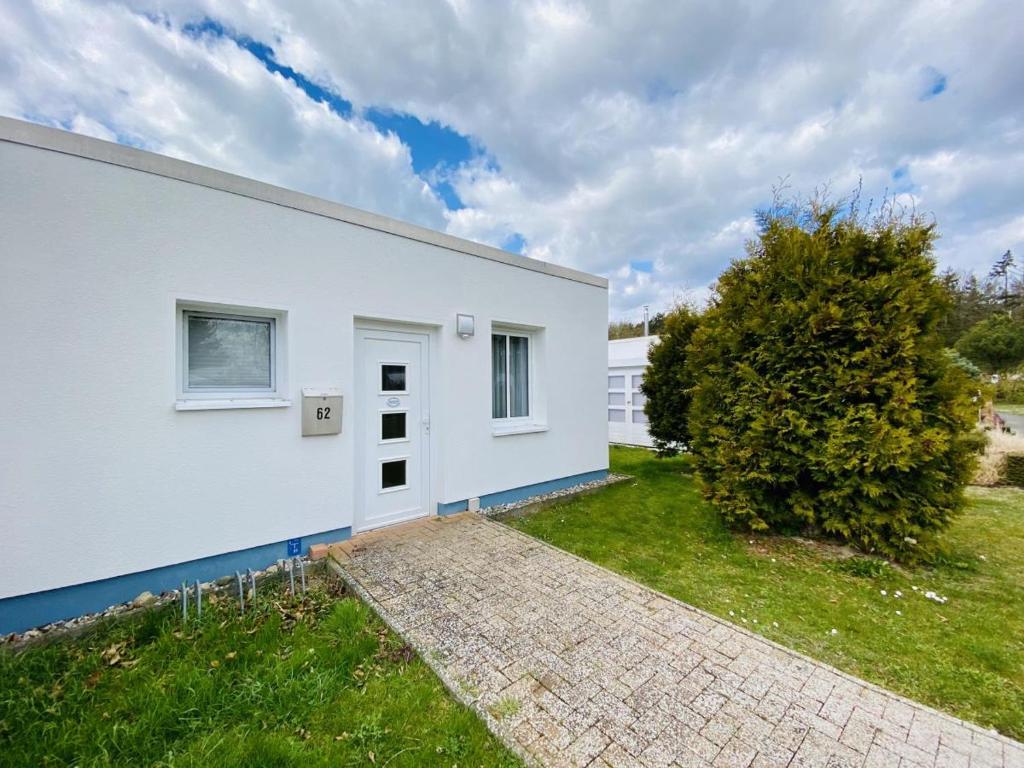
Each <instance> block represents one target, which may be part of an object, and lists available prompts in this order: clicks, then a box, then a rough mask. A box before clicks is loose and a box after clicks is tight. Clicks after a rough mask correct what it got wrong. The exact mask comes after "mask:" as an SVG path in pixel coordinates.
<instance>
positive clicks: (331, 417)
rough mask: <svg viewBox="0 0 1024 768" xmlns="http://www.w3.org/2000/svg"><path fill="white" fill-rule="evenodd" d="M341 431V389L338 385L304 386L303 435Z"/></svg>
mask: <svg viewBox="0 0 1024 768" xmlns="http://www.w3.org/2000/svg"><path fill="white" fill-rule="evenodd" d="M339 432H341V390H340V389H338V388H337V387H319V388H318V387H303V388H302V436H303V437H308V436H310V435H337V434H338V433H339Z"/></svg>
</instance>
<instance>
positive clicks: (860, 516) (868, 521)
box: [689, 206, 975, 559]
mask: <svg viewBox="0 0 1024 768" xmlns="http://www.w3.org/2000/svg"><path fill="white" fill-rule="evenodd" d="M934 236H935V235H934V232H933V229H932V227H931V226H925V225H923V224H920V223H919V222H917V221H909V222H900V221H895V220H892V219H887V220H880V221H878V222H876V223H875V224H872V225H870V226H869V225H866V224H865V223H864V222H863V221H861V220H859V219H858V218H857V217H856V216H855V215H852V214H851V215H849V216H845V217H844V216H841V215H840V213H839V211H838V209H837V208H835V207H823V206H811V207H810V208H809V209H807V210H803V211H798V212H794V211H793V209H788V210H787V212H784V213H774V214H770V215H766V216H765V218H764V221H763V228H762V232H761V235H760V237H759V239H758V240H757V241H756V242H754V243H751V244H750V246H749V251H750V255H749V257H748V258H747V259H744V260H741V261H737V262H735V263H733V265H732V266H731V267H730V268H729V269H728V270H727V271H726V272H725V273H724V274H723V275H722V277H721V279H720V281H719V283H718V286H717V295H716V297H715V299H714V301H713V302H712V306H711V308H710V309H709V310H708V312H707V313H705V315H704V317H703V318H702V321H701V325H700V328H699V329H698V330H697V332H696V333H695V334H694V338H693V342H692V344H691V350H690V361H689V363H690V365H691V366H692V367H693V370H694V371H695V372H696V376H697V379H696V387H695V390H694V397H693V405H692V408H691V419H690V431H691V434H692V436H693V439H692V444H691V448H692V450H693V452H694V454H695V458H696V465H697V468H698V471H699V473H700V476H701V478H702V480H703V483H704V488H705V493H706V494H707V496H708V497H709V498H710V499H711V500H713V501H714V502H715V503H716V505H717V506H718V508H719V509H720V510H721V512H722V513H723V514H724V516H725V517H726V519H727V520H728V521H730V522H731V523H734V524H739V525H742V526H744V527H747V528H750V529H754V530H775V531H786V532H795V531H800V530H809V531H811V532H817V533H820V534H824V535H827V536H834V537H838V538H841V539H843V540H846V541H849V542H851V543H853V544H856V545H857V546H860V547H861V548H863V549H864V550H867V551H869V552H881V553H883V554H885V555H887V556H889V557H896V558H902V559H915V558H917V557H919V556H921V555H922V554H923V553H924V552H926V551H927V550H928V549H929V547H930V545H931V543H932V539H933V537H934V534H935V533H936V532H937V531H938V530H940V529H942V528H944V527H945V526H946V525H947V524H948V523H949V522H950V520H951V519H952V517H953V516H954V515H955V514H956V513H957V512H958V511H959V510H960V509H961V507H962V505H963V494H962V492H963V486H964V484H965V483H966V482H967V480H968V478H969V476H970V473H971V470H972V467H973V464H974V461H975V459H974V456H973V452H972V448H971V446H970V445H969V441H968V439H967V435H968V433H969V429H970V427H971V424H972V421H973V418H972V409H971V406H970V401H969V398H968V397H967V394H966V378H965V376H964V375H963V373H962V372H961V371H960V370H959V369H958V368H957V367H956V366H955V365H953V364H951V362H950V360H949V358H948V356H947V355H946V354H945V352H944V347H943V344H942V339H941V337H940V335H939V333H938V326H939V324H940V322H941V321H942V319H943V317H944V315H945V312H946V311H947V307H948V293H947V292H946V290H945V289H944V288H943V286H942V285H941V283H940V282H939V281H938V279H937V278H936V277H935V274H934V264H933V261H932V259H931V257H930V252H931V248H932V241H933V239H934Z"/></svg>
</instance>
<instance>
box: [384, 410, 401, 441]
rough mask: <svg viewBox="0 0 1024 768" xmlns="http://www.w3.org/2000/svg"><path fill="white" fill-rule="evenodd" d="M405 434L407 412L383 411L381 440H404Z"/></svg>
mask: <svg viewBox="0 0 1024 768" xmlns="http://www.w3.org/2000/svg"><path fill="white" fill-rule="evenodd" d="M405 437H406V434H405V412H404V411H401V412H398V413H382V414H381V415H380V439H381V440H404V439H405Z"/></svg>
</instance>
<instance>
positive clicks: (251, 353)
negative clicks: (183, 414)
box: [178, 305, 284, 407]
mask: <svg viewBox="0 0 1024 768" xmlns="http://www.w3.org/2000/svg"><path fill="white" fill-rule="evenodd" d="M178 309H179V312H178V322H179V328H178V332H179V341H180V345H181V346H180V354H179V358H178V359H179V372H178V373H179V384H178V399H179V403H183V404H189V403H191V404H199V405H202V404H204V403H205V404H207V405H208V406H209V404H211V403H215V402H217V401H231V402H232V403H234V404H236V405H238V404H239V403H241V402H242V401H247V402H249V403H250V404H282V403H284V401H283V400H281V398H280V397H279V394H278V393H279V391H280V390H281V388H282V382H281V381H280V378H281V376H280V373H279V345H280V337H281V328H280V326H281V321H282V320H283V315H282V313H279V312H272V311H269V310H268V311H266V312H262V311H259V310H248V309H237V310H236V309H235V308H234V307H231V308H227V307H225V308H223V311H221V309H222V308H220V307H217V306H215V305H214V307H213V308H212V309H206V308H204V307H202V306H181V305H179V308H178ZM210 407H213V406H210Z"/></svg>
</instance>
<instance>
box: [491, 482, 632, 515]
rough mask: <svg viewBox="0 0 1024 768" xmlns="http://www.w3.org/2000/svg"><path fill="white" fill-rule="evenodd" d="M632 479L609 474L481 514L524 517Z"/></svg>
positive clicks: (493, 506)
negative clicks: (545, 506)
mask: <svg viewBox="0 0 1024 768" xmlns="http://www.w3.org/2000/svg"><path fill="white" fill-rule="evenodd" d="M632 479H633V476H632V475H621V474H615V473H613V472H609V473H608V474H607V475H606V476H605V477H602V478H601V479H600V480H588V481H587V482H585V483H578V484H576V485H570V486H569V487H568V488H560V489H559V490H557V491H551V492H550V493H539V494H537V495H536V496H530V497H528V498H525V499H521V500H520V501H514V502H511V503H509V504H494V505H492V506H489V507H481V509H480V511H479V514H480V515H481V516H482V517H486V518H488V519H489V520H498V519H508V518H513V517H522V516H523V515H524V514H528V513H529V512H532V511H533V510H532V509H531V507H533V506H535V505H537V504H547V503H548V502H550V501H559V500H561V499H568V498H570V497H572V496H579V495H580V494H584V493H588V492H590V491H596V490H598V489H599V488H604V487H605V486H608V485H615V484H616V483H621V482H625V481H626V480H632Z"/></svg>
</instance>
